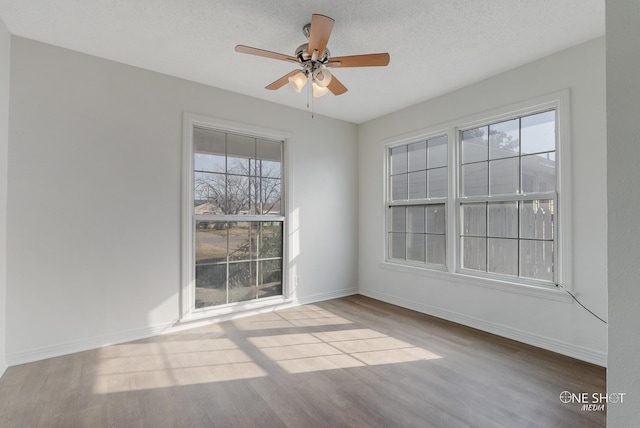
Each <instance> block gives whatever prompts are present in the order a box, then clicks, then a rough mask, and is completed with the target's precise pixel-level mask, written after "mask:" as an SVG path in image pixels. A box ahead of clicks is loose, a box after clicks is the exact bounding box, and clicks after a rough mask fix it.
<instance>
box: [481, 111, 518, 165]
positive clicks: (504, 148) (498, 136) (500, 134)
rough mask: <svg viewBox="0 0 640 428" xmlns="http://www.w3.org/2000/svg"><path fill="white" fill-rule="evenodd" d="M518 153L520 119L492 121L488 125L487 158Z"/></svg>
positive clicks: (506, 156) (497, 157) (505, 156)
mask: <svg viewBox="0 0 640 428" xmlns="http://www.w3.org/2000/svg"><path fill="white" fill-rule="evenodd" d="M519 154H520V120H519V119H513V120H508V121H506V122H500V123H494V124H493V125H491V126H489V159H501V158H508V157H512V156H518V155H519Z"/></svg>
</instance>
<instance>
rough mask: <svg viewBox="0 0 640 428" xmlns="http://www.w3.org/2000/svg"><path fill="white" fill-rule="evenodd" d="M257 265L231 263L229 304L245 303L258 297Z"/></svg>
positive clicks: (254, 263)
mask: <svg viewBox="0 0 640 428" xmlns="http://www.w3.org/2000/svg"><path fill="white" fill-rule="evenodd" d="M256 269H257V263H256V262H255V261H252V262H240V263H229V303H232V302H243V301H245V300H252V299H255V298H256V297H258V287H257V286H256V275H257V271H256Z"/></svg>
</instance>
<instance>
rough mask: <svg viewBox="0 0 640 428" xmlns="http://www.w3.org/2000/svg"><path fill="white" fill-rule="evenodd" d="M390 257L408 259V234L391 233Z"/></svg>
mask: <svg viewBox="0 0 640 428" xmlns="http://www.w3.org/2000/svg"><path fill="white" fill-rule="evenodd" d="M389 247H390V248H389V253H390V254H389V257H390V258H392V259H400V260H405V259H406V248H407V241H406V234H405V233H390V234H389Z"/></svg>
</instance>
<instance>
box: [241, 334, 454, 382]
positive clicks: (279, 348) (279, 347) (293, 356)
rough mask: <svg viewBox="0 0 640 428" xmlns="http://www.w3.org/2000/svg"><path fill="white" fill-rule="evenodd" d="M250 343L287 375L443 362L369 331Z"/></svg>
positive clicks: (280, 337)
mask: <svg viewBox="0 0 640 428" xmlns="http://www.w3.org/2000/svg"><path fill="white" fill-rule="evenodd" d="M249 341H250V342H251V343H252V344H253V345H254V346H256V347H257V348H258V349H260V351H262V353H263V354H264V355H266V356H267V357H269V358H270V359H271V360H273V361H275V362H277V363H278V365H279V366H280V367H282V368H283V369H284V370H286V371H287V372H289V373H306V372H314V371H322V370H335V369H341V368H351V367H362V366H373V365H380V364H395V363H406V362H411V361H421V360H434V359H439V358H442V357H441V356H439V355H437V354H434V353H433V352H430V351H427V350H425V349H422V348H419V347H416V346H413V345H411V344H409V343H406V342H403V341H401V340H398V339H395V338H392V337H389V336H387V335H385V334H383V333H380V332H378V331H375V330H371V329H353V330H342V331H328V332H318V333H305V334H285V335H276V336H274V335H270V336H263V337H252V338H249Z"/></svg>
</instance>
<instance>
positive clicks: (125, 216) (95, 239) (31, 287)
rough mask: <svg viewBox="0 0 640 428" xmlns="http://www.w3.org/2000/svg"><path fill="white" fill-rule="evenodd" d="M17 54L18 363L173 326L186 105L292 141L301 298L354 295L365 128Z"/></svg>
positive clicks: (14, 300) (30, 49)
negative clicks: (360, 136)
mask: <svg viewBox="0 0 640 428" xmlns="http://www.w3.org/2000/svg"><path fill="white" fill-rule="evenodd" d="M11 55H12V56H11V91H12V97H11V105H10V107H11V109H10V134H9V159H10V170H9V179H8V183H9V184H8V213H7V224H8V241H7V242H8V258H7V263H8V271H7V275H8V280H7V285H8V287H7V300H8V301H9V302H11V304H10V305H9V306H8V307H7V327H8V329H7V331H8V335H7V354H8V358H9V364H16V363H18V362H24V361H30V360H34V359H39V358H45V357H47V356H51V355H57V354H64V353H68V352H74V351H77V350H80V349H86V348H92V347H97V346H101V345H103V344H106V343H113V342H118V341H123V340H127V339H130V338H133V337H137V336H145V335H150V334H153V333H154V332H157V331H158V329H161V328H163V327H164V326H167V325H170V324H171V323H173V322H174V321H175V320H176V319H177V317H178V310H179V290H180V278H181V276H180V255H181V237H180V230H181V219H180V216H181V197H180V195H181V179H182V178H181V177H182V176H181V146H182V115H183V112H185V111H187V112H191V113H195V114H198V115H202V116H208V117H214V118H217V119H220V120H225V121H233V122H242V123H247V124H249V125H252V126H254V127H261V128H270V129H274V130H277V131H282V132H283V133H285V134H286V135H289V136H290V138H289V139H288V141H287V142H286V144H287V145H288V149H287V153H289V154H290V156H291V157H290V158H289V159H288V160H287V161H288V165H289V166H291V167H292V168H291V169H290V170H289V171H288V172H289V173H290V174H291V175H292V184H293V186H292V187H293V188H292V189H291V194H290V195H289V200H288V202H289V209H290V213H289V215H290V218H291V219H292V220H294V221H292V222H291V223H290V224H291V227H292V228H293V227H295V230H294V229H292V228H291V229H290V230H289V231H288V235H293V236H294V238H295V239H296V240H297V242H298V245H297V246H296V248H294V249H292V250H295V253H293V252H292V253H291V254H292V258H293V260H292V265H293V264H295V269H296V272H297V275H299V276H300V285H299V286H297V287H296V288H295V290H294V297H296V298H297V299H299V300H301V301H313V300H318V299H323V298H330V297H336V296H340V295H345V294H350V293H354V292H356V290H357V268H356V266H357V212H358V206H357V199H358V195H357V192H358V188H357V179H358V177H357V170H356V168H355V165H357V143H356V141H357V128H356V126H355V125H353V124H350V123H347V122H342V121H338V120H334V119H328V118H324V117H321V116H316V117H315V118H314V119H312V118H311V114H310V113H308V112H305V111H301V110H295V109H291V108H287V107H283V106H279V105H275V104H271V103H268V102H264V101H259V100H256V99H253V98H249V97H245V96H241V95H238V94H233V93H230V92H227V91H222V90H218V89H215V88H211V87H207V86H204V85H200V84H195V83H192V82H188V81H185V80H181V79H178V78H174V77H169V76H166V75H161V74H157V73H153V72H150V71H147V70H142V69H138V68H134V67H130V66H126V65H122V64H119V63H115V62H112V61H108V60H104V59H99V58H96V57H92V56H89V55H85V54H81V53H77V52H73V51H69V50H65V49H61V48H58V47H54V46H51V45H47V44H43V43H39V42H35V41H31V40H27V39H23V38H20V37H14V38H13V45H12V52H11ZM285 275H286V273H285Z"/></svg>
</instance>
